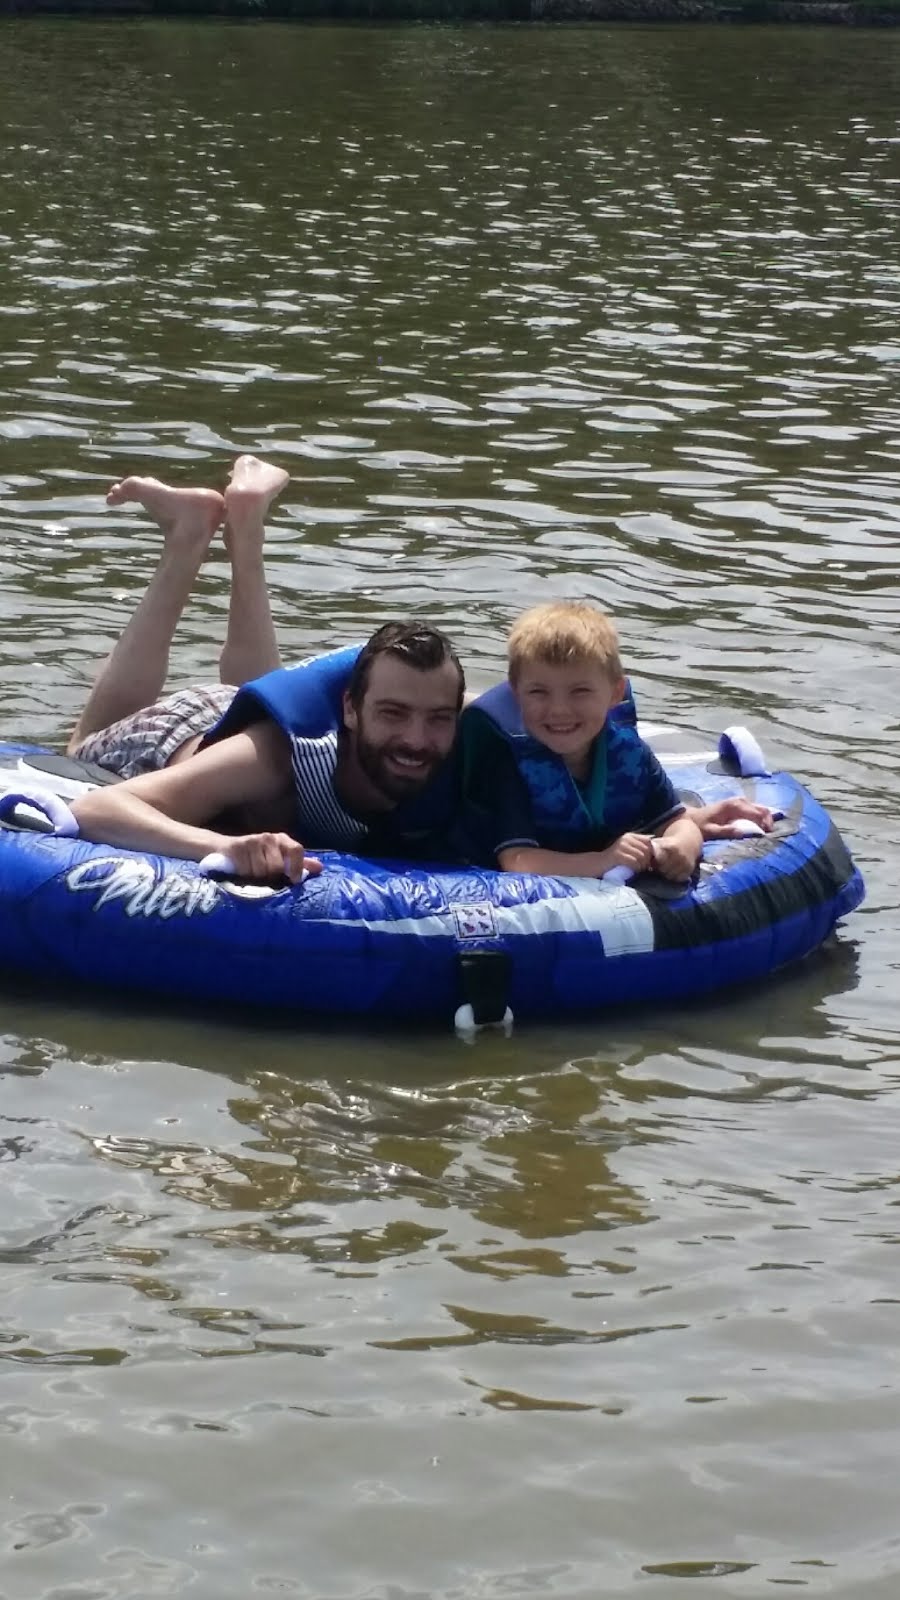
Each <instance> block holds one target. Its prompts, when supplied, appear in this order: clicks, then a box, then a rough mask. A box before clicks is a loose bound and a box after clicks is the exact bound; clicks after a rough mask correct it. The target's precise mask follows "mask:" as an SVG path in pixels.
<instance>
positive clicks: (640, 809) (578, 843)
mask: <svg viewBox="0 0 900 1600" xmlns="http://www.w3.org/2000/svg"><path fill="white" fill-rule="evenodd" d="M479 715H480V716H483V717H486V718H487V719H489V721H490V723H491V724H492V725H493V727H494V729H495V730H496V731H497V732H498V733H499V734H501V735H502V737H503V738H504V740H505V741H506V743H507V744H508V745H509V747H510V749H511V751H512V754H513V757H514V760H515V762H516V766H517V768H518V771H519V774H520V776H521V778H522V780H523V782H524V784H525V787H526V789H527V791H528V797H529V802H530V805H531V812H532V820H533V823H534V830H535V837H536V838H537V839H538V840H539V841H540V844H541V846H542V847H543V848H545V849H549V850H569V851H571V850H572V849H578V848H581V849H589V848H600V847H602V846H601V844H600V841H606V842H611V841H612V840H613V839H616V838H618V837H619V836H620V835H621V834H622V833H625V832H628V831H629V830H630V829H633V828H636V827H638V826H639V825H642V824H644V823H647V824H649V823H651V822H655V821H656V816H657V814H665V812H666V811H667V810H668V809H674V810H675V811H677V810H678V809H679V805H678V800H677V796H676V795H675V793H674V790H672V789H671V786H670V784H669V782H668V779H667V778H666V777H665V775H664V774H663V773H662V772H661V770H660V769H659V765H658V763H657V761H656V758H655V757H654V756H653V754H652V752H651V751H650V750H649V748H648V746H647V745H645V744H644V741H643V740H642V739H641V738H640V735H639V734H638V731H637V708H636V706H635V703H634V696H633V694H632V691H631V686H630V684H629V685H628V686H627V689H626V695H625V698H624V699H623V700H621V701H620V702H619V704H618V705H615V706H613V707H612V709H611V711H610V713H609V716H608V717H607V720H606V725H605V727H604V728H603V730H602V731H601V733H600V734H599V735H598V737H597V739H596V740H595V742H594V752H593V766H592V770H591V774H590V777H589V778H588V780H587V782H586V783H585V784H584V785H581V784H578V783H576V781H575V779H574V778H573V777H572V774H571V773H570V772H569V769H568V768H567V766H566V764H565V762H564V761H563V760H562V757H561V756H557V755H554V753H553V751H552V750H549V749H548V748H547V746H546V745H544V744H541V743H540V741H539V740H537V739H534V738H532V736H531V735H530V734H529V733H527V732H526V730H525V727H524V724H523V722H522V714H521V711H520V709H519V703H518V701H517V699H516V697H515V694H514V693H513V691H512V689H511V688H510V685H509V684H508V683H499V684H497V685H495V687H494V688H492V689H488V690H487V691H486V693H485V694H483V695H480V696H479V698H478V699H477V700H475V701H474V702H473V703H472V705H471V706H470V707H469V708H468V709H467V711H466V712H465V713H464V716H465V717H469V718H474V717H476V716H479ZM464 743H465V739H464ZM476 749H477V746H476ZM648 779H649V780H650V782H649V784H648ZM647 802H649V803H650V804H651V810H652V811H653V813H654V815H652V816H647V815H646V814H645V810H644V806H645V803H647Z"/></svg>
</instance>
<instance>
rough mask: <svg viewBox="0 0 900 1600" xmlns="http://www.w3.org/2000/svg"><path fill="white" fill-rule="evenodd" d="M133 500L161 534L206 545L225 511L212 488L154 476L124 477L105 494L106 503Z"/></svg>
mask: <svg viewBox="0 0 900 1600" xmlns="http://www.w3.org/2000/svg"><path fill="white" fill-rule="evenodd" d="M131 502H136V503H137V504H138V505H141V506H143V508H144V510H145V511H146V512H148V513H149V515H150V516H151V517H152V518H153V520H154V522H156V523H158V525H159V527H160V528H161V529H162V533H163V537H164V538H165V539H166V541H167V542H168V541H169V540H170V539H176V540H179V541H182V540H184V541H188V540H189V541H191V542H192V543H202V544H204V545H208V544H209V542H210V540H211V538H212V536H213V534H214V533H215V531H216V529H217V527H218V526H219V523H220V522H221V521H222V518H223V517H224V515H225V501H224V499H223V498H222V496H221V495H220V494H218V493H217V491H216V490H215V489H173V488H172V487H171V485H170V484H168V483H160V481H159V479H158V478H124V479H123V480H122V482H121V483H114V484H113V486H112V488H111V489H110V491H109V493H108V495H107V496H106V504H107V505H108V506H123V505H126V504H129V503H131Z"/></svg>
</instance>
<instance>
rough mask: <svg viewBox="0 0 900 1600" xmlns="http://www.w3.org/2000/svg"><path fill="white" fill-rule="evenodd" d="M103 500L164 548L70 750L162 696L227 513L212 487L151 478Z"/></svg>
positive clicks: (118, 488)
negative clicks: (145, 519) (140, 522)
mask: <svg viewBox="0 0 900 1600" xmlns="http://www.w3.org/2000/svg"><path fill="white" fill-rule="evenodd" d="M106 501H107V505H111V506H120V505H125V504H126V503H127V502H130V501H134V502H136V503H137V504H138V505H141V506H143V507H144V510H145V511H147V512H148V513H149V515H150V516H151V517H152V518H153V520H154V522H156V523H158V525H159V527H160V529H161V531H162V535H163V548H162V554H161V556H160V559H159V565H158V566H157V569H156V571H155V572H154V574H153V577H152V578H151V579H150V582H149V584H148V586H147V589H146V591H145V593H144V595H143V597H142V599H141V601H140V603H139V605H138V607H137V610H136V611H135V612H134V615H133V616H132V617H131V619H130V621H129V622H128V624H127V626H126V628H125V630H124V632H123V634H122V636H121V638H120V639H119V642H118V644H116V646H115V647H114V649H113V651H112V653H111V654H110V655H109V656H108V657H107V659H106V661H104V663H103V665H102V667H101V668H100V671H99V673H98V675H97V680H96V682H95V684H94V686H93V688H92V690H91V692H90V694H89V696H88V699H87V704H86V705H85V708H84V710H83V711H82V713H81V716H80V717H79V719H78V722H77V724H76V726H75V728H74V729H73V731H72V736H71V738H70V740H69V744H68V749H69V751H70V752H71V751H72V750H74V749H75V748H76V747H77V746H78V745H79V744H80V743H81V741H82V739H86V738H87V736H88V734H91V733H96V732H98V731H99V729H101V728H108V727H109V726H110V725H111V724H112V723H114V722H118V721H119V720H120V718H122V717H127V716H131V714H132V713H133V712H135V711H140V710H142V708H143V707H144V706H148V705H151V704H152V703H153V701H154V700H156V699H158V697H159V695H160V694H161V693H162V690H163V688H164V686H165V681H166V673H167V672H168V669H169V649H170V647H171V644H172V638H173V635H174V633H175V629H176V627H177V625H178V620H179V618H180V616H181V613H182V611H183V610H184V607H185V604H186V602H187V600H188V596H189V595H190V592H191V589H192V588H193V585H194V581H195V579H196V577H197V573H198V572H199V570H200V567H201V565H202V562H203V559H204V557H205V555H206V552H207V550H208V549H209V544H210V540H211V539H212V536H213V534H214V533H215V531H216V528H217V527H218V526H219V523H220V522H221V521H222V517H223V515H224V511H225V504H224V501H223V499H222V496H221V495H220V494H217V493H216V491H215V490H214V489H173V488H170V487H169V485H168V484H165V483H160V482H159V480H158V479H156V478H126V479H125V480H124V482H122V483H115V484H113V486H112V488H111V489H110V491H109V494H108V495H107V497H106Z"/></svg>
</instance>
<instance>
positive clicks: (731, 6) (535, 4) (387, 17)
mask: <svg viewBox="0 0 900 1600" xmlns="http://www.w3.org/2000/svg"><path fill="white" fill-rule="evenodd" d="M3 16H9V17H18V18H24V17H30V18H34V17H41V16H72V17H169V18H175V17H177V18H182V19H184V18H186V17H230V18H239V17H240V18H246V19H247V20H257V21H259V20H265V19H266V18H271V19H282V20H283V19H288V18H295V19H297V20H298V21H304V20H310V19H320V20H328V21H333V22H340V21H344V20H347V21H350V20H353V21H360V20H366V21H371V22H381V21H383V22H390V21H435V20H443V21H453V20H472V21H483V22H582V23H584V22H631V23H634V22H648V23H652V22H666V23H671V22H694V23H697V22H709V23H730V24H733V25H735V24H738V25H739V24H742V23H743V24H746V23H773V22H777V23H786V24H789V25H791V26H797V25H798V24H801V25H802V24H810V23H811V24H814V25H815V26H817V27H829V26H831V27H850V28H853V27H895V26H896V25H897V24H898V23H900V0H0V17H3Z"/></svg>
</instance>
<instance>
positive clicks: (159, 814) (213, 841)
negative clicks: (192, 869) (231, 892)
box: [72, 721, 321, 882]
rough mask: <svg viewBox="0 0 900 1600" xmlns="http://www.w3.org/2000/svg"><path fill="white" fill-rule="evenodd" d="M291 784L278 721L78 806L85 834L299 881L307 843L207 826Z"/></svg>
mask: <svg viewBox="0 0 900 1600" xmlns="http://www.w3.org/2000/svg"><path fill="white" fill-rule="evenodd" d="M290 782H291V763H290V753H289V750H288V745H287V740H286V738H285V736H284V734H283V733H282V732H281V730H280V729H279V728H277V727H276V725H275V724H274V723H273V722H268V721H266V722H260V723H257V724H255V725H254V726H253V727H252V728H248V729H247V730H246V732H244V733H238V734H235V735H234V737H233V738H231V739H223V740H222V741H221V743H219V744H214V745H211V746H210V747H209V749H207V750H201V751H200V752H199V754H198V755H195V756H191V758H190V760H188V761H182V762H179V763H178V764H177V765H176V766H174V767H165V768H164V769H163V770H162V771H161V772H152V773H148V774H147V775H146V776H145V777H142V778H132V779H131V780H130V781H129V782H127V783H121V784H110V785H108V786H104V787H103V788H101V789H94V790H92V791H91V793H90V794H86V795H84V796H82V798H81V799H79V800H76V801H74V802H73V804H72V810H73V812H74V814H75V818H76V821H77V822H78V825H79V828H80V830H81V834H82V837H83V838H85V839H93V840H94V841H95V842H96V843H98V844H112V845H122V846H124V847H125V848H126V849H129V850H146V851H151V852H158V853H159V854H160V855H168V856H177V857H181V858H182V859H184V860H188V861H200V860H201V859H202V857H203V856H205V855H207V854H209V852H210V851H213V850H219V851H222V852H223V853H224V854H226V855H228V856H230V857H231V859H232V861H233V862H234V865H235V868H236V869H237V871H238V872H239V873H240V874H241V875H243V876H248V877H260V878H265V877H271V876H276V875H283V876H285V877H287V878H289V879H290V880H291V882H296V881H297V880H298V879H299V877H300V875H301V873H302V871H303V868H304V866H306V867H307V869H309V870H310V871H312V872H318V871H320V870H321V866H320V863H319V862H318V861H315V860H313V859H311V858H305V856H304V851H303V846H302V845H301V844H299V843H298V842H297V840H296V839H293V838H291V836H290V835H289V834H286V833H249V834H245V835H242V836H240V837H238V838H232V837H231V836H230V835H229V834H226V833H220V832H218V831H217V830H216V829H213V828H209V827H207V826H206V824H207V823H208V822H209V820H210V819H211V818H213V817H216V816H218V815H219V814H220V813H221V812H222V811H224V810H226V809H228V808H229V807H231V806H242V805H246V804H248V803H249V804H251V805H252V804H254V803H265V802H269V801H272V800H274V799H276V798H277V797H278V796H279V795H280V794H281V793H282V792H283V791H284V788H285V786H286V784H288V783H290Z"/></svg>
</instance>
